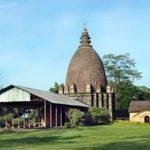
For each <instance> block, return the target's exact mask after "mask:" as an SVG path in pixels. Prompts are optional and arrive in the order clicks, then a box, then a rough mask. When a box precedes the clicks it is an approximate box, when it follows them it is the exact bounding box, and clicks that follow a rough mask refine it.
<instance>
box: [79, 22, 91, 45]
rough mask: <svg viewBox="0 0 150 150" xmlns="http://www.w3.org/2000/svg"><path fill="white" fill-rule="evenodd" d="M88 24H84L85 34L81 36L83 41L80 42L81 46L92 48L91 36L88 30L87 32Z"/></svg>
mask: <svg viewBox="0 0 150 150" xmlns="http://www.w3.org/2000/svg"><path fill="white" fill-rule="evenodd" d="M86 26H87V24H86V23H84V29H83V32H82V35H81V38H80V39H81V41H80V43H81V45H80V46H91V45H90V43H91V41H90V39H91V38H90V36H89V33H88V30H87V27H86Z"/></svg>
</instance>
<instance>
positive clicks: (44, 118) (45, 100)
mask: <svg viewBox="0 0 150 150" xmlns="http://www.w3.org/2000/svg"><path fill="white" fill-rule="evenodd" d="M44 122H45V128H46V100H44Z"/></svg>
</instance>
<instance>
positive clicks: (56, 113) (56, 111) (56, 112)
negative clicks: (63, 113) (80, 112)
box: [55, 105, 58, 128]
mask: <svg viewBox="0 0 150 150" xmlns="http://www.w3.org/2000/svg"><path fill="white" fill-rule="evenodd" d="M57 115H58V110H57V105H55V127H56V128H57V126H58V123H57V119H58V117H57Z"/></svg>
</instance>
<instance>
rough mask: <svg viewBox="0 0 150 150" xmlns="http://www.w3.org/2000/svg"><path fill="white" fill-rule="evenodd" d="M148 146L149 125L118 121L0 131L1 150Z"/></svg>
mask: <svg viewBox="0 0 150 150" xmlns="http://www.w3.org/2000/svg"><path fill="white" fill-rule="evenodd" d="M18 149H23V150H50V149H52V150H54V149H59V150H63V149H64V150H66V149H70V150H75V149H78V150H82V149H86V150H108V149H110V150H113V149H114V150H134V149H135V150H138V149H140V150H149V149H150V125H148V124H132V123H126V122H118V123H114V124H112V125H101V126H92V127H79V128H75V129H43V130H40V129H39V130H33V131H31V130H30V131H28V130H27V131H12V132H0V150H18Z"/></svg>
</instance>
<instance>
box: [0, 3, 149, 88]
mask: <svg viewBox="0 0 150 150" xmlns="http://www.w3.org/2000/svg"><path fill="white" fill-rule="evenodd" d="M149 8H150V1H149V0H125V1H124V0H0V73H1V76H0V80H1V81H2V86H7V85H9V84H15V85H21V86H27V87H32V88H38V89H44V90H48V89H49V88H50V87H51V86H53V84H54V82H58V83H65V78H66V72H67V68H68V65H69V62H70V59H71V57H72V55H73V54H74V52H75V51H76V50H77V48H78V46H79V41H80V36H81V33H82V30H83V26H84V25H83V24H84V23H86V24H87V28H88V31H89V34H90V37H91V41H92V45H93V47H94V49H95V50H96V51H97V53H98V54H99V55H100V57H102V56H103V55H106V54H109V53H112V54H115V55H118V54H124V53H130V56H131V58H133V59H134V60H135V62H136V69H137V70H138V71H140V72H142V79H141V80H139V81H135V84H136V85H145V86H147V87H150V78H149V75H150V69H149V68H150V61H149V59H150V9H149Z"/></svg>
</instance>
